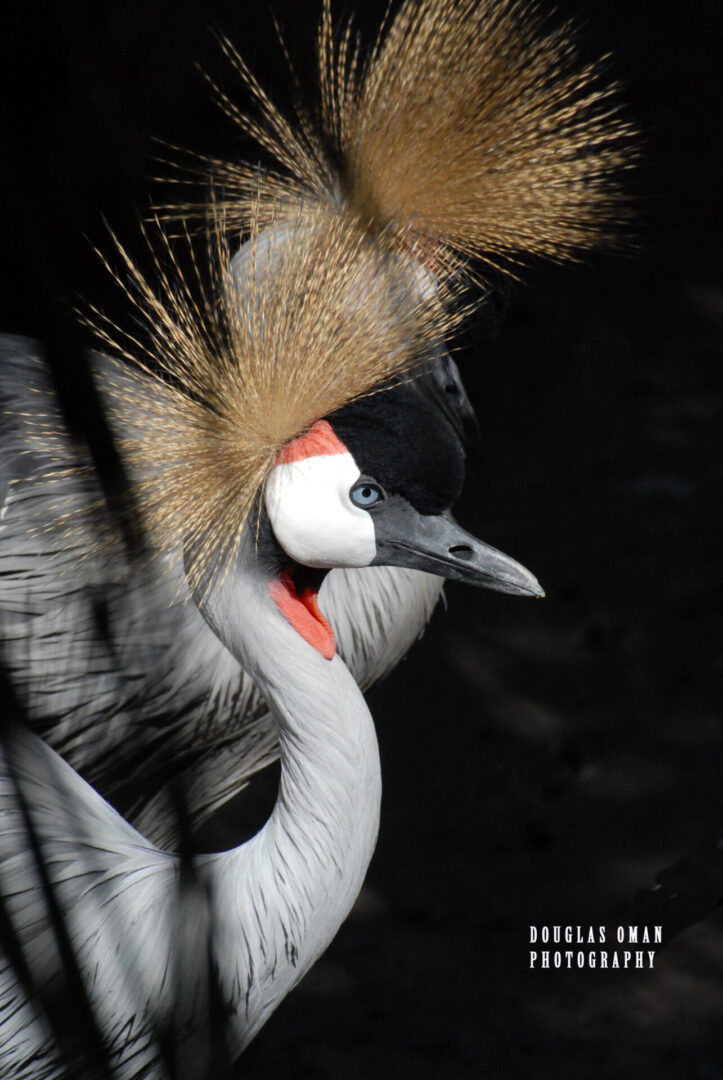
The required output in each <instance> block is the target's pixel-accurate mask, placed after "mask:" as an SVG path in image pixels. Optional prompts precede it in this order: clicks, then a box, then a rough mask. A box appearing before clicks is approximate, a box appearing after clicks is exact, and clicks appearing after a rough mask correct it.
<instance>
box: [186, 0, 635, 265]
mask: <svg viewBox="0 0 723 1080" xmlns="http://www.w3.org/2000/svg"><path fill="white" fill-rule="evenodd" d="M222 47H223V49H224V51H225V53H226V55H227V56H228V57H229V59H230V60H231V62H232V63H233V65H234V66H235V67H236V69H237V71H238V72H239V74H240V75H241V78H242V80H243V82H244V84H245V86H246V88H247V90H248V91H250V93H251V96H252V98H253V99H254V101H255V105H256V112H249V111H247V110H244V109H241V108H239V106H238V105H237V104H236V103H235V102H234V101H233V100H232V99H231V98H230V97H229V96H228V95H227V94H226V93H224V92H223V91H221V90H220V89H219V88H218V87H217V86H215V85H214V84H212V86H214V92H215V94H216V97H217V100H218V102H219V104H220V105H221V107H222V108H223V109H224V110H225V111H226V112H227V114H228V115H229V116H230V118H231V119H232V120H233V121H234V122H235V123H237V124H238V125H239V126H240V127H241V128H243V130H244V131H245V132H246V133H247V134H249V135H251V136H252V137H253V138H254V139H255V140H256V141H257V142H258V144H259V145H260V146H261V147H262V148H263V149H264V150H265V151H266V152H267V153H268V154H269V155H270V157H271V158H272V160H273V161H274V162H275V165H272V166H271V168H269V169H267V170H266V171H265V172H264V173H263V174H262V175H263V184H264V186H265V188H266V190H267V191H268V192H269V193H273V195H274V197H275V199H276V200H277V206H278V207H283V206H284V205H285V206H286V207H287V212H288V213H289V214H290V215H291V216H292V217H293V216H294V215H295V214H296V213H297V212H298V207H299V206H300V205H302V204H305V203H308V201H309V200H310V199H315V200H318V201H319V202H323V203H326V204H327V205H329V206H332V207H335V208H336V209H337V210H338V211H340V212H342V213H345V212H348V213H349V214H350V216H353V217H356V218H357V219H358V220H360V221H362V222H363V223H364V224H365V225H366V227H368V228H370V229H371V230H372V231H376V232H378V233H381V234H383V235H384V237H385V239H386V240H389V239H392V240H393V239H394V238H397V239H399V238H404V242H408V241H409V237H410V235H413V236H414V237H415V243H416V244H417V246H418V249H419V250H423V251H426V252H427V260H428V261H429V260H433V262H434V265H435V269H436V270H437V272H440V271H441V270H442V269H443V268H444V267H450V268H451V269H453V270H456V269H457V268H458V267H459V260H460V258H461V259H463V260H465V259H468V258H470V257H473V258H479V259H481V260H484V261H486V262H487V263H488V264H492V265H496V266H499V265H502V266H503V267H507V268H508V269H510V268H511V267H512V266H513V265H514V264H516V263H519V262H521V261H524V259H525V258H526V257H529V256H544V257H548V258H552V259H557V260H563V259H569V258H575V257H578V256H579V255H580V254H581V253H582V252H584V251H585V250H587V249H589V248H590V247H592V246H593V245H595V244H596V243H598V242H600V241H607V242H610V243H614V242H615V239H616V236H617V233H618V232H619V226H620V223H621V221H623V220H624V219H625V218H626V217H627V216H628V208H627V205H626V202H625V198H624V196H623V194H622V192H621V189H620V187H619V184H618V177H619V174H620V171H621V169H623V168H625V167H626V166H628V165H630V164H631V163H632V162H633V160H634V157H635V154H634V150H633V135H634V131H633V129H632V128H631V126H630V125H629V124H627V123H626V122H624V120H622V119H621V118H620V117H619V115H618V111H619V110H618V104H617V102H616V87H615V86H614V85H609V84H607V83H606V82H605V80H604V77H603V63H602V62H601V63H600V64H584V63H582V62H580V61H579V59H578V58H577V54H576V50H575V47H574V44H573V36H572V30H571V27H570V26H569V25H564V26H562V27H560V28H558V29H549V28H548V27H547V25H546V20H544V19H543V17H542V16H541V14H540V12H539V8H538V7H537V5H536V4H535V3H534V2H530V0H404V2H403V3H402V4H401V6H400V7H399V10H398V12H397V14H396V16H395V17H394V18H391V19H389V20H388V23H387V25H386V28H383V29H382V30H381V31H380V33H379V35H378V37H377V40H376V43H375V45H374V47H373V48H372V50H371V52H370V53H369V55H368V57H367V58H366V59H364V58H363V57H362V53H361V49H360V45H359V42H358V39H357V38H356V35H354V34H353V33H352V23H351V21H349V22H348V23H347V25H346V27H345V28H344V29H342V31H341V33H340V34H339V35H335V33H334V31H333V26H332V14H331V4H330V0H324V7H323V15H322V19H321V24H320V28H319V38H318V50H319V61H318V66H319V79H320V84H321V111H320V116H319V117H318V119H317V120H316V122H314V121H312V120H311V119H310V118H309V116H308V115H307V113H306V112H304V111H303V110H299V111H298V115H297V117H296V122H295V123H291V122H290V121H289V120H287V119H286V118H285V117H284V116H283V115H282V113H281V112H280V111H279V110H278V109H277V108H276V107H275V105H274V104H273V102H272V101H271V100H270V98H269V97H268V95H267V94H266V92H265V91H264V90H263V88H262V87H261V86H260V85H259V83H258V81H257V80H256V78H255V77H254V75H253V73H252V72H251V71H250V69H249V67H248V66H247V64H246V63H245V61H244V60H243V58H242V57H241V56H240V55H239V53H238V52H236V50H235V49H234V48H233V46H232V45H231V44H230V43H229V42H228V41H222ZM208 164H209V165H210V167H211V172H212V176H213V179H214V182H215V189H216V191H217V197H218V199H219V201H220V204H221V205H222V206H223V209H224V214H225V215H227V216H228V220H230V221H231V222H233V223H234V224H235V225H237V226H238V227H239V228H241V229H243V228H245V227H246V223H247V221H248V216H249V213H250V212H251V210H252V208H253V205H254V201H255V197H256V195H255V192H256V190H257V186H258V183H259V171H258V168H257V167H255V166H251V165H248V164H244V163H241V162H218V161H214V162H209V163H208ZM193 209H194V208H193V207H192V206H190V205H186V206H178V207H176V208H168V207H167V208H165V213H166V214H169V215H170V216H173V215H176V216H179V215H185V214H187V213H189V212H192V211H193ZM195 209H196V210H198V208H195ZM277 212H278V211H277Z"/></svg>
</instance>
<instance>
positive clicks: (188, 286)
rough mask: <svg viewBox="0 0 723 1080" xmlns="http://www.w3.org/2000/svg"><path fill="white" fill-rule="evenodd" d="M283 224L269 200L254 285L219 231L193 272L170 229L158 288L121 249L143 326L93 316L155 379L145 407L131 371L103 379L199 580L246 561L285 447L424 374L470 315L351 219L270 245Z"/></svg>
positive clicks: (255, 231)
mask: <svg viewBox="0 0 723 1080" xmlns="http://www.w3.org/2000/svg"><path fill="white" fill-rule="evenodd" d="M270 214H271V220H272V221H274V220H275V218H274V216H273V213H271V211H270V209H269V207H268V205H267V204H266V202H264V206H263V211H262V212H260V213H259V215H258V217H257V218H256V219H255V220H253V221H252V223H251V224H252V235H251V239H250V243H249V246H248V248H247V249H246V250H247V260H246V268H245V280H244V287H243V289H242V290H239V288H238V283H237V281H236V279H235V277H234V275H233V273H232V272H231V270H230V253H229V251H228V249H227V246H226V243H225V241H224V239H223V236H224V232H225V230H224V229H223V227H222V226H221V225H220V224H219V225H218V226H217V227H216V228H214V229H211V230H210V233H209V247H208V260H207V261H208V263H209V266H208V272H207V273H206V272H205V271H203V269H202V268H201V267H200V266H199V265H198V263H197V262H192V270H191V274H190V277H189V275H188V273H184V272H182V271H181V269H180V267H179V265H178V259H177V255H176V254H175V248H174V247H173V246H172V245H171V244H170V243H169V241H168V240H167V238H166V237H165V235H164V234H163V233H161V252H160V255H157V257H156V259H155V266H154V277H155V280H156V282H157V284H156V285H155V286H152V285H150V284H149V283H148V281H147V280H146V278H145V277H144V276H143V274H142V273H141V271H140V270H139V269H138V268H137V266H136V265H135V264H134V262H133V261H132V260H131V258H130V257H129V255H128V254H127V253H126V251H125V250H124V249H123V248H122V247H121V246H120V245H118V250H119V253H120V256H121V260H122V264H123V269H122V272H119V271H112V272H113V273H114V276H115V278H116V280H117V281H118V283H119V284H120V285H121V287H122V288H123V289H124V290H125V292H126V295H127V296H128V298H129V299H130V301H131V304H132V306H133V308H134V311H135V315H136V317H137V320H138V319H139V320H140V322H141V323H142V324H143V327H144V331H143V332H140V333H128V332H123V331H122V330H121V329H119V327H118V326H116V325H115V324H113V323H112V322H110V321H109V320H108V319H107V318H105V317H104V316H103V315H102V313H100V312H99V311H97V310H94V311H93V313H92V316H91V319H90V322H91V325H93V327H94V329H95V331H96V333H97V336H98V337H99V339H100V342H101V344H102V345H103V346H105V347H107V348H109V349H110V350H111V352H112V353H114V354H115V355H116V356H121V357H123V358H124V359H126V360H130V361H131V362H132V363H133V364H134V365H136V366H139V367H140V368H142V369H143V370H144V371H145V372H146V373H147V374H149V375H151V376H152V377H153V378H154V379H155V380H156V384H157V390H158V392H154V393H149V394H148V395H147V397H146V398H144V400H143V401H139V400H138V397H137V387H136V386H135V385H130V386H129V383H128V380H127V378H126V379H124V378H123V377H122V375H121V370H122V368H123V367H124V365H122V364H120V363H119V377H118V379H117V380H116V379H113V378H112V377H111V378H109V379H107V380H106V381H105V383H104V386H105V388H106V390H107V392H108V395H109V398H110V410H111V417H110V418H111V421H112V420H113V418H114V415H115V416H116V417H117V419H118V420H119V421H120V423H119V424H118V429H119V431H120V432H121V442H120V448H121V451H122V453H123V455H124V457H125V459H126V461H127V463H128V465H129V467H130V470H131V473H132V474H133V475H134V476H135V477H136V478H137V493H138V499H139V503H140V506H141V510H142V512H143V515H144V519H145V522H146V524H147V526H148V529H149V533H150V536H151V540H152V542H153V545H154V547H161V548H163V549H168V550H172V551H176V553H178V551H179V550H182V549H183V545H184V544H185V545H186V548H187V550H188V549H190V548H192V549H193V551H194V569H193V574H194V575H197V576H198V578H199V579H200V577H201V576H202V575H203V574H204V573H205V571H206V569H207V568H208V567H209V566H211V565H213V566H215V567H218V565H219V563H226V564H227V561H228V557H229V556H230V555H231V553H232V552H233V551H235V550H236V548H237V545H238V541H239V537H240V534H241V531H242V529H243V527H244V525H245V523H246V521H247V519H248V516H249V514H250V512H251V510H252V508H253V506H254V504H255V502H256V500H257V499H258V497H259V495H260V493H261V491H262V489H263V486H264V483H265V480H266V478H267V476H268V473H269V471H270V470H271V468H272V467H273V465H274V463H275V461H276V458H277V455H278V453H279V451H280V450H281V448H282V447H283V446H284V445H285V444H286V443H288V442H289V441H290V440H291V439H293V438H295V437H296V436H298V435H300V434H302V433H303V432H304V431H306V430H307V429H308V428H309V427H310V426H311V425H312V424H313V423H314V422H315V421H316V420H318V419H319V418H321V417H323V416H327V415H329V414H330V413H332V412H334V410H336V409H338V408H339V407H341V406H342V405H344V404H345V403H347V402H349V401H352V400H354V399H356V398H358V397H359V396H361V395H363V394H366V393H369V392H370V391H372V390H373V389H374V388H375V387H378V386H379V384H380V383H382V382H383V381H384V380H387V379H389V378H391V377H392V376H398V375H401V374H403V373H405V372H410V371H411V370H412V369H413V368H414V367H415V365H416V364H417V363H419V361H420V360H422V359H423V358H425V357H426V356H427V355H428V351H429V348H430V345H431V344H432V343H433V342H435V341H437V340H438V339H439V337H440V335H446V334H448V333H449V332H450V331H451V329H452V328H453V324H454V322H455V320H456V316H453V315H452V314H450V311H451V308H450V305H449V304H447V303H446V298H445V296H444V295H443V293H440V292H439V291H438V290H436V289H435V290H426V291H425V290H424V289H421V288H420V281H419V267H418V265H417V264H416V263H415V261H414V260H413V259H412V258H411V257H409V256H408V255H400V254H396V255H395V254H394V253H390V252H385V251H384V250H383V249H382V248H380V247H379V246H378V245H375V244H371V243H370V242H369V239H368V237H367V236H366V235H365V233H364V231H363V230H361V229H356V230H353V229H351V228H349V225H348V222H344V223H342V222H341V220H340V219H339V217H338V215H333V214H329V213H328V210H325V209H324V208H320V207H312V208H309V209H307V210H304V211H300V213H299V216H298V217H297V220H296V221H290V220H289V218H288V215H287V214H285V217H284V224H283V228H282V227H281V225H280V224H279V227H278V228H272V229H270V230H266V231H265V232H264V234H263V245H262V244H261V243H258V241H259V225H258V222H259V220H263V221H264V222H266V221H267V220H268V219H269V215H270ZM268 245H272V248H273V250H272V251H271V252H269V250H268ZM262 247H263V255H262V256H259V258H258V260H257V259H256V255H255V253H256V251H257V250H262ZM270 267H272V269H273V272H270V269H269V268H270ZM192 584H195V582H194V581H193V580H192Z"/></svg>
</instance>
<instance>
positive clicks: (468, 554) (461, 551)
mask: <svg viewBox="0 0 723 1080" xmlns="http://www.w3.org/2000/svg"><path fill="white" fill-rule="evenodd" d="M449 554H450V555H454V556H455V558H457V559H471V558H472V555H473V554H474V552H473V551H472V548H471V547H470V546H469V544H455V545H454V547H451V548H450V549H449Z"/></svg>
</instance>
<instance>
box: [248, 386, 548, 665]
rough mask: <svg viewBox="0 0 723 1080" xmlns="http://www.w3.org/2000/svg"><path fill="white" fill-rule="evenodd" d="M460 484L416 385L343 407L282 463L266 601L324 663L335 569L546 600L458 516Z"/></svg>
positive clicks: (440, 428) (453, 436)
mask: <svg viewBox="0 0 723 1080" xmlns="http://www.w3.org/2000/svg"><path fill="white" fill-rule="evenodd" d="M463 480H464V451H463V448H462V444H461V443H460V441H459V437H458V435H457V433H456V431H455V429H454V427H453V426H452V424H451V423H450V422H449V421H448V420H447V418H446V417H445V414H444V413H443V412H442V411H441V410H440V409H439V408H438V407H437V406H436V405H434V404H433V403H432V402H431V401H430V399H428V398H426V397H425V396H424V395H422V394H420V393H419V392H418V388H417V386H416V384H415V382H414V381H411V382H404V383H399V384H397V385H395V386H394V387H391V388H385V389H383V390H381V391H380V392H379V393H377V394H374V395H372V396H370V397H367V398H364V399H362V400H361V401H358V402H355V403H353V404H351V405H347V406H345V407H344V408H342V409H340V410H338V411H337V412H336V413H334V414H332V415H331V416H330V417H329V418H328V419H325V420H321V421H319V422H317V423H316V424H314V425H313V426H312V427H311V429H310V430H309V431H308V432H307V433H306V434H304V435H302V436H300V437H299V438H297V439H295V440H293V441H292V442H291V443H289V445H288V446H287V447H285V449H284V451H283V452H282V453H281V454H279V456H278V459H277V463H276V465H275V467H274V468H273V470H272V472H271V474H270V476H269V478H268V481H267V483H266V488H265V508H266V513H267V518H268V523H269V526H270V528H271V530H272V531H273V535H274V537H275V540H276V542H277V543H278V545H279V548H280V549H281V551H282V552H283V555H282V560H281V563H280V564H279V565H278V566H277V571H276V574H275V575H273V576H272V579H271V585H270V592H271V596H272V598H273V599H274V600H275V602H276V603H277V606H278V607H279V608H280V609H281V611H282V612H283V613H284V614H285V615H286V617H287V619H288V620H289V621H290V622H291V623H292V625H293V626H294V627H295V629H296V630H297V631H298V632H299V633H300V634H301V635H302V636H303V637H305V638H306V640H307V641H309V642H310V643H311V644H313V645H314V646H315V647H316V648H317V650H318V651H319V652H321V653H322V655H324V656H326V657H327V658H331V656H333V654H334V638H333V633H332V632H331V628H330V627H329V625H328V623H326V620H325V619H324V616H323V614H322V613H321V611H320V610H319V607H318V604H317V602H316V594H317V591H318V589H319V586H320V584H321V580H322V578H323V574H324V572H325V571H326V570H328V569H330V568H332V567H348V568H354V567H367V566H400V567H405V568H408V569H414V570H424V571H427V572H428V573H431V574H436V575H439V576H440V577H444V578H449V579H451V580H455V581H462V582H467V583H469V584H472V585H480V586H485V587H487V588H491V589H495V590H497V591H500V592H507V593H516V594H519V595H527V596H543V595H544V593H543V591H542V589H541V588H540V586H539V584H538V582H537V580H536V579H535V578H534V577H533V575H532V574H531V573H530V572H529V571H528V570H526V569H525V568H524V567H523V566H521V565H520V564H519V563H518V562H516V561H515V560H514V559H511V558H510V557H509V556H507V555H504V554H502V552H500V551H497V550H496V549H495V548H493V547H490V546H489V545H488V544H486V543H484V542H482V541H481V540H478V539H477V538H476V537H474V536H472V535H470V534H469V533H467V532H465V530H464V529H462V528H460V526H459V525H457V523H456V522H455V521H454V520H453V519H452V517H451V516H450V513H449V511H450V508H451V507H452V505H453V504H454V502H455V500H456V499H457V497H458V495H459V493H460V491H461V488H462V483H463ZM284 557H285V558H284Z"/></svg>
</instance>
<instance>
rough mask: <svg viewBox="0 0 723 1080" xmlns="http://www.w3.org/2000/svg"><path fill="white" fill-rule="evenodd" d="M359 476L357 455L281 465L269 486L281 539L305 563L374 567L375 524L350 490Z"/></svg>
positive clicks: (325, 456) (269, 504) (270, 511)
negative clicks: (372, 563)
mask: <svg viewBox="0 0 723 1080" xmlns="http://www.w3.org/2000/svg"><path fill="white" fill-rule="evenodd" d="M358 479H359V467H358V465H357V464H356V462H355V461H354V458H353V457H352V455H351V454H350V453H349V451H348V450H347V451H345V452H344V453H343V454H338V453H337V454H322V455H315V456H314V457H307V458H303V459H302V460H301V461H292V462H289V463H287V464H282V465H277V466H276V467H275V468H274V469H273V470H272V472H271V475H270V476H269V479H268V481H267V484H266V508H267V510H268V514H269V520H270V521H271V527H272V528H273V530H274V535H275V536H276V539H277V540H278V542H279V543H280V544H281V546H282V548H283V549H284V551H285V552H286V554H287V555H289V556H290V557H291V558H292V559H294V560H295V562H299V563H303V564H304V566H315V567H320V568H324V569H326V568H329V567H334V566H342V567H352V566H368V565H369V564H370V563H371V561H372V559H373V558H374V556H375V555H376V539H375V536H374V523H373V522H372V519H371V517H370V516H369V514H368V513H367V511H366V510H362V509H361V508H360V507H358V506H354V504H353V503H352V502H351V499H350V497H349V492H350V490H351V488H352V487H353V486H354V484H355V483H356V481H357V480H358Z"/></svg>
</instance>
